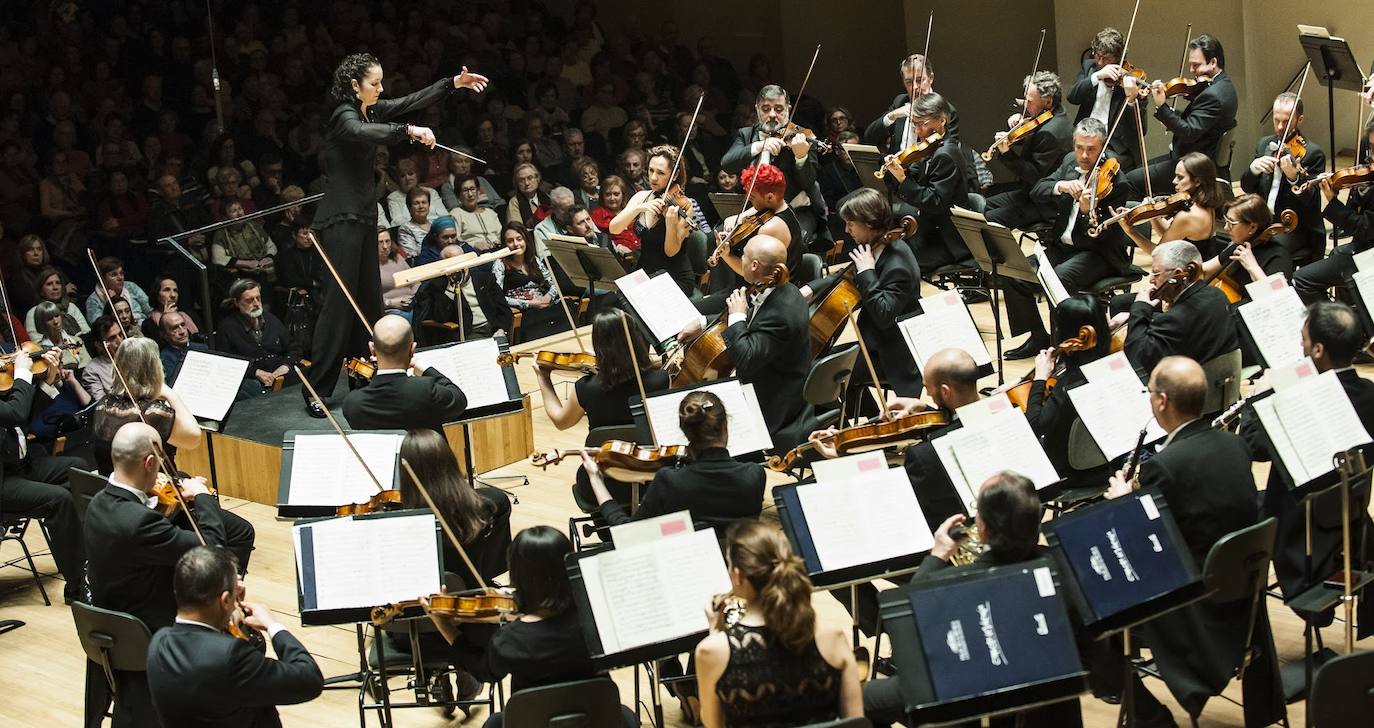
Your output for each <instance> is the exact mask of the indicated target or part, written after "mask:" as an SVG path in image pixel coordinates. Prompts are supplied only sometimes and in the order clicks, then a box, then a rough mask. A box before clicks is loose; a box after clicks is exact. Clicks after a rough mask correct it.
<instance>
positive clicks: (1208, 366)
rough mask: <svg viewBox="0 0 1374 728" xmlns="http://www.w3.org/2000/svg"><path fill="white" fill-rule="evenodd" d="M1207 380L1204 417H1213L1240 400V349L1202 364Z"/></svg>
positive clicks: (1203, 406) (1203, 404)
mask: <svg viewBox="0 0 1374 728" xmlns="http://www.w3.org/2000/svg"><path fill="white" fill-rule="evenodd" d="M1202 375H1203V376H1204V377H1206V379H1207V399H1206V400H1204V401H1203V403H1202V412H1203V416H1204V417H1208V416H1211V415H1215V414H1216V413H1218V412H1221V411H1222V410H1224V409H1226V408H1227V407H1230V406H1231V405H1233V404H1235V403H1236V401H1237V400H1239V399H1240V380H1241V366H1240V349H1236V350H1234V351H1231V352H1228V353H1225V354H1222V355H1220V356H1216V357H1213V358H1211V359H1209V360H1207V361H1205V362H1202Z"/></svg>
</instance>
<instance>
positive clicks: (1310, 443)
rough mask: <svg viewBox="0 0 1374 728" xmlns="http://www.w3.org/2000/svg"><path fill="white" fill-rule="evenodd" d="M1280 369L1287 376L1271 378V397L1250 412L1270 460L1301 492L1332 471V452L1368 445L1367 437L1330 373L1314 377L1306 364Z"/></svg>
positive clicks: (1311, 364) (1312, 369)
mask: <svg viewBox="0 0 1374 728" xmlns="http://www.w3.org/2000/svg"><path fill="white" fill-rule="evenodd" d="M1284 369H1288V370H1289V372H1290V373H1291V376H1285V375H1279V376H1276V377H1274V384H1275V387H1276V388H1275V390H1274V393H1273V394H1271V395H1269V396H1267V397H1264V398H1262V399H1259V400H1257V401H1255V402H1254V403H1253V405H1252V407H1253V408H1254V410H1255V414H1256V416H1258V417H1259V421H1260V425H1261V426H1263V427H1264V431H1265V433H1266V434H1268V435H1269V441H1270V442H1271V443H1273V446H1274V459H1275V460H1276V461H1278V463H1279V464H1280V465H1282V466H1283V469H1284V470H1285V471H1286V472H1287V473H1288V476H1289V482H1291V483H1292V485H1293V487H1294V488H1301V487H1302V486H1304V485H1306V484H1308V483H1310V482H1312V481H1314V480H1316V479H1317V478H1320V477H1322V476H1323V475H1326V474H1327V473H1330V472H1332V471H1333V470H1335V465H1334V461H1333V458H1334V457H1335V455H1336V453H1340V452H1345V451H1346V450H1349V449H1351V448H1354V447H1358V446H1360V445H1365V444H1368V443H1369V442H1370V437H1369V433H1368V432H1367V431H1366V430H1365V429H1364V424H1363V423H1362V422H1361V421H1360V418H1359V415H1357V414H1356V413H1355V407H1354V405H1352V404H1351V403H1350V398H1349V397H1348V396H1347V395H1346V393H1345V389H1344V388H1343V387H1342V386H1341V383H1340V380H1339V379H1338V378H1337V376H1336V372H1335V371H1334V370H1332V371H1326V372H1322V373H1320V374H1318V373H1317V368H1316V366H1315V365H1314V364H1313V363H1312V362H1311V360H1309V359H1304V360H1302V361H1300V362H1298V363H1297V364H1294V365H1291V366H1289V367H1284ZM1286 381H1287V382H1290V383H1287V384H1286V386H1285V382H1286Z"/></svg>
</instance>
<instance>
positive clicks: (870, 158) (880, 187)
mask: <svg viewBox="0 0 1374 728" xmlns="http://www.w3.org/2000/svg"><path fill="white" fill-rule="evenodd" d="M840 146H842V147H844V151H845V153H847V154H848V155H849V161H850V162H852V163H853V164H854V172H855V173H856V174H858V175H859V183H860V184H862V185H863V186H864V187H867V188H869V189H871V190H876V191H877V192H879V193H880V194H882V196H883V197H884V198H886V199H892V191H891V190H889V189H888V188H887V180H886V179H879V178H878V177H876V176H875V174H876V173H877V171H878V170H880V169H882V168H883V153H882V150H880V149H878V148H877V147H875V146H873V145H872V144H841V145H840Z"/></svg>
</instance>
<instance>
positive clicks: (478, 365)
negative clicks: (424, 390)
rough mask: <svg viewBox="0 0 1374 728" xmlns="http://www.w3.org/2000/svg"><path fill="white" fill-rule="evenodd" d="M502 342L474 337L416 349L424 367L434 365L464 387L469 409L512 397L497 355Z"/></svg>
mask: <svg viewBox="0 0 1374 728" xmlns="http://www.w3.org/2000/svg"><path fill="white" fill-rule="evenodd" d="M500 355H501V345H500V343H499V342H498V341H497V340H496V339H473V340H472V341H466V342H463V343H461V344H453V345H450V346H438V347H434V348H432V349H425V350H423V351H417V352H415V363H416V364H419V365H420V367H421V368H422V369H428V368H430V367H434V368H435V369H438V370H439V373H440V374H442V375H444V376H445V377H448V379H449V381H451V382H453V383H454V384H456V385H458V388H459V389H461V390H463V395H464V396H466V397H467V398H468V409H470V410H473V409H477V408H479V407H488V406H491V405H494V404H501V403H502V402H509V401H510V400H512V399H517V398H518V396H519V395H518V393H517V395H516V396H514V397H512V396H511V393H510V392H508V391H507V390H506V371H505V368H504V367H502V366H501V365H500V364H497V363H496V358H497V357H498V356H500Z"/></svg>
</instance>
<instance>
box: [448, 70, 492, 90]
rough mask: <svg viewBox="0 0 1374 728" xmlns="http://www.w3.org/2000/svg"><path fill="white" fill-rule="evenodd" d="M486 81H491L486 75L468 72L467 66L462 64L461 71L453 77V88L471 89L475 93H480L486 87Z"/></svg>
mask: <svg viewBox="0 0 1374 728" xmlns="http://www.w3.org/2000/svg"><path fill="white" fill-rule="evenodd" d="M488 83H491V81H490V79H488V78H487V77H486V76H483V75H482V74H480V73H468V67H467V66H463V70H462V72H460V73H459V74H458V75H457V76H454V77H453V87H454V88H466V89H472V90H473V91H476V92H477V93H481V92H482V91H483V90H484V89H486V87H487V84H488Z"/></svg>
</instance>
